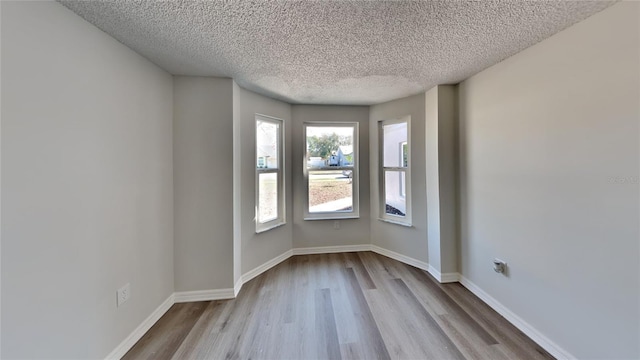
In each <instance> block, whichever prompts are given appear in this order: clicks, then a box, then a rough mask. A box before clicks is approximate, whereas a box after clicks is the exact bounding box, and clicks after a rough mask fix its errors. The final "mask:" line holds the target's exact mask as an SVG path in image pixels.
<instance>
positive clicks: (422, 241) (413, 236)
mask: <svg viewBox="0 0 640 360" xmlns="http://www.w3.org/2000/svg"><path fill="white" fill-rule="evenodd" d="M406 115H411V144H410V146H411V192H412V195H411V196H412V211H413V216H412V220H413V226H412V227H405V226H401V225H396V224H390V223H387V222H383V221H380V220H378V217H379V215H378V213H379V209H378V205H377V204H378V201H379V195H378V171H379V169H378V156H377V154H378V121H380V120H388V119H397V118H401V117H403V116H406ZM369 121H370V123H369V137H370V138H371V141H370V142H369V154H371V156H370V158H369V164H370V169H371V173H370V178H371V183H370V186H371V189H370V194H371V198H370V201H371V243H372V244H374V245H378V246H381V247H383V248H385V249H388V250H391V251H395V252H398V253H400V254H402V255H406V256H410V257H412V258H414V259H417V260H420V261H424V262H427V261H428V260H429V258H428V244H427V205H426V199H427V195H426V167H425V164H426V160H425V137H424V134H425V94H418V95H415V96H410V97H406V98H402V99H398V100H394V101H390V102H387V103H384V104H380V105H373V106H371V107H370V110H369Z"/></svg>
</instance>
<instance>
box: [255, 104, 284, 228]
mask: <svg viewBox="0 0 640 360" xmlns="http://www.w3.org/2000/svg"><path fill="white" fill-rule="evenodd" d="M258 122H267V123H271V124H276V125H278V133H277V135H278V138H277V145H276V146H277V149H278V165H277V166H278V167H277V168H276V169H273V168H259V167H258V162H259V158H260V157H259V156H258ZM284 126H285V125H284V120H282V119H279V118H276V117H273V116H268V115H263V114H258V113H256V114H255V129H254V130H255V134H254V142H253V144H254V146H255V158H254V166H255V217H254V221H255V224H256V233H258V234H259V233H262V232H265V231H269V230H271V229H275V228H277V227H280V226H282V225H285V224H286V223H287V221H286V206H285V204H286V202H285V189H286V186H285V178H284V169H285V147H284V136H285V130H284ZM273 173H275V174H276V181H277V187H276V189H277V195H276V201H277V204H276V209H277V212H278V214H277V216H276V217H275V218H274V219H272V220H269V221H265V222H264V223H261V222H260V221H259V220H258V211H259V209H260V175H261V174H273Z"/></svg>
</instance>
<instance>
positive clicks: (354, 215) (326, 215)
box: [302, 121, 360, 220]
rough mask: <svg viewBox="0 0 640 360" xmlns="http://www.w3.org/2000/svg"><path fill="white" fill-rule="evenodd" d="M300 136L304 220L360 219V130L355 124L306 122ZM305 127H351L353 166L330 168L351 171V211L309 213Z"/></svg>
mask: <svg viewBox="0 0 640 360" xmlns="http://www.w3.org/2000/svg"><path fill="white" fill-rule="evenodd" d="M303 125H304V126H303V130H302V131H303V134H302V138H303V139H302V141H303V145H302V151H303V154H302V169H303V170H302V171H303V175H304V210H303V217H304V220H338V219H358V218H360V197H359V194H360V190H359V183H360V174H359V173H360V172H359V170H358V169H359V167H360V148H359V137H360V130H359V124H358V123H357V122H329V121H307V122H304V124H303ZM307 126H311V127H353V163H354V165H353V166H348V167H347V166H332V167H331V170H352V173H351V174H352V175H351V186H352V187H353V188H352V201H353V205H352V210H351V211H327V212H314V213H310V212H309V169H308V168H307V153H306V152H307Z"/></svg>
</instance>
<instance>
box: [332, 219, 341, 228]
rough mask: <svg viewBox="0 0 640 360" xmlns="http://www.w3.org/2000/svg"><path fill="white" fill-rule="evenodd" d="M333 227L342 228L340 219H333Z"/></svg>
mask: <svg viewBox="0 0 640 360" xmlns="http://www.w3.org/2000/svg"><path fill="white" fill-rule="evenodd" d="M333 228H334V229H336V230H338V229H340V221H339V220H334V221H333Z"/></svg>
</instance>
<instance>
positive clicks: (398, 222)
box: [378, 218, 413, 228]
mask: <svg viewBox="0 0 640 360" xmlns="http://www.w3.org/2000/svg"><path fill="white" fill-rule="evenodd" d="M378 220H380V221H384V222H386V223H390V224H395V225H400V226H404V227H408V228H412V227H413V225H411V223H406V222H401V221H396V220H391V219H384V218H378Z"/></svg>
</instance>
